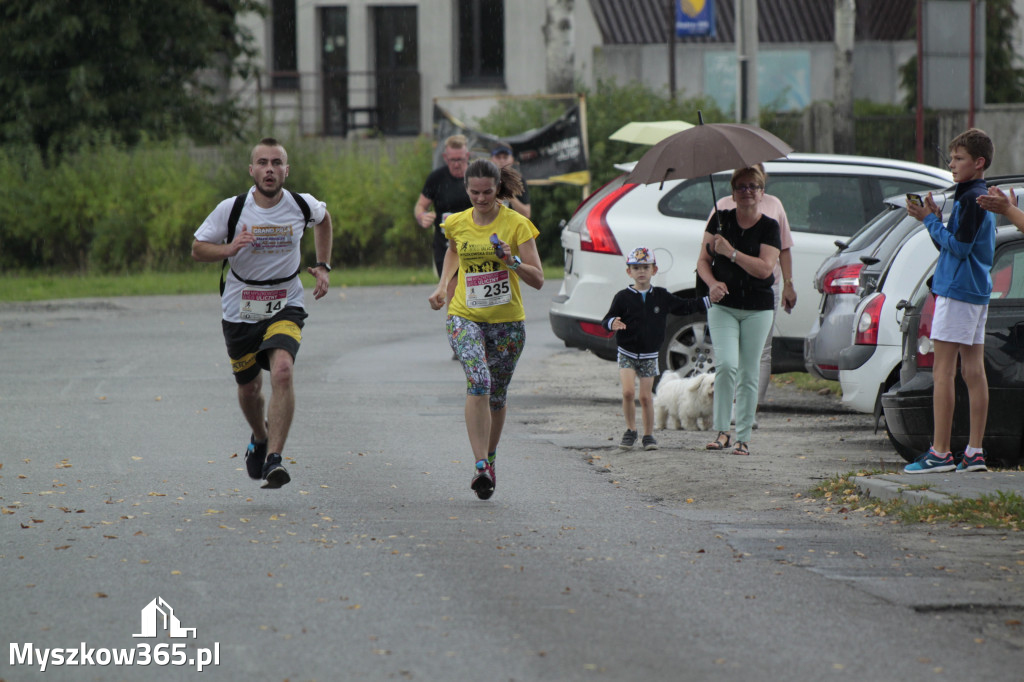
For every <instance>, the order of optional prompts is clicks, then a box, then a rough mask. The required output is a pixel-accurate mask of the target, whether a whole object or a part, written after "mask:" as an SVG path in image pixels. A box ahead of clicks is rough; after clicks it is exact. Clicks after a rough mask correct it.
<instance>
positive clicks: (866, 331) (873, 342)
mask: <svg viewBox="0 0 1024 682" xmlns="http://www.w3.org/2000/svg"><path fill="white" fill-rule="evenodd" d="M884 303H885V294H874V295H873V296H872V297H871V298H870V299H869V300H868V302H867V303H866V304H865V305H864V310H863V312H861V314H860V316H859V317H858V318H857V333H856V334H855V335H854V337H853V342H854V343H855V344H856V345H858V346H877V345H878V323H879V320H881V317H882V305H883V304H884Z"/></svg>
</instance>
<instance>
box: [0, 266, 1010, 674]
mask: <svg viewBox="0 0 1024 682" xmlns="http://www.w3.org/2000/svg"><path fill="white" fill-rule="evenodd" d="M211 281H212V280H211ZM555 291H557V283H553V282H549V283H548V284H547V286H546V287H545V290H544V291H542V292H539V293H534V292H530V294H529V296H528V299H527V308H528V311H529V319H528V323H527V324H528V332H527V334H528V336H527V350H526V353H525V354H524V358H523V359H522V361H521V366H522V368H523V369H522V370H521V371H522V372H523V373H524V375H526V374H527V373H528V372H529V371H531V370H530V369H529V368H531V367H532V368H534V369H533V370H532V371H534V372H536V371H537V369H536V368H539V367H543V368H545V369H544V371H545V372H553V371H556V370H557V367H558V363H548V364H545V363H546V362H547V361H549V360H550V359H551V358H552V357H558V356H559V354H562V353H566V352H567V351H565V349H563V348H562V347H561V344H560V342H558V341H557V340H556V339H555V338H554V337H553V336H552V334H551V331H550V328H549V327H548V324H547V305H546V301H547V300H548V299H549V298H550V296H551V295H553V294H554V293H555ZM428 293H429V287H422V286H418V287H382V288H369V289H347V290H341V289H337V288H336V289H334V290H332V291H331V293H330V294H329V295H328V297H327V298H326V299H324V300H323V301H319V302H316V303H313V302H312V301H311V297H307V299H308V301H307V302H308V307H309V310H310V318H309V320H308V321H307V326H306V329H305V339H304V341H303V345H302V350H301V352H300V354H299V358H298V363H297V365H296V385H297V401H298V409H297V414H296V419H295V423H294V426H293V430H292V434H291V436H290V438H289V441H288V447H287V449H286V452H285V455H286V458H287V459H288V462H287V463H288V467H289V469H290V471H291V474H292V483H291V484H290V485H288V486H286V487H285V488H283V489H281V490H277V491H267V490H261V489H259V488H258V486H257V484H256V483H254V482H252V481H250V480H249V479H248V478H247V477H246V475H245V472H244V464H243V461H242V458H241V454H242V453H243V451H244V446H245V443H246V442H247V441H248V435H249V434H248V429H247V428H246V427H245V426H244V423H243V421H242V419H241V415H240V413H239V411H238V408H237V404H236V401H235V391H234V385H233V381H232V379H231V376H230V368H229V366H228V363H227V358H226V356H225V353H224V350H223V343H222V338H221V334H220V325H219V305H218V300H217V297H216V296H215V295H209V296H194V297H156V298H130V299H109V300H102V301H97V300H90V301H65V302H54V303H49V304H32V305H22V304H0V348H2V349H3V351H4V355H5V362H4V365H3V368H2V369H0V433H2V443H0V464H2V468H0V510H2V511H3V514H2V515H0V538H2V545H0V576H2V577H0V586H2V597H0V632H2V634H3V638H4V639H5V641H6V642H7V645H8V648H7V654H6V655H5V657H4V662H3V664H0V678H2V679H3V680H8V681H10V680H31V679H40V678H43V677H45V679H58V680H60V679H74V680H145V679H160V680H163V679H215V680H286V679H287V680H292V681H297V680H430V681H433V680H437V681H461V680H467V681H468V680H479V679H496V680H519V681H524V682H528V681H532V680H681V679H687V680H780V679H788V680H820V679H825V678H836V679H856V680H896V679H899V680H935V679H979V678H981V677H986V678H988V679H999V680H1021V679H1024V673H1022V672H1021V671H1022V667H1021V660H1022V647H1024V639H1022V638H1021V636H1020V627H1019V624H1020V620H1019V619H1020V618H1021V614H1022V613H1024V597H1022V589H1021V588H1022V584H1021V583H1022V581H1021V580H1020V578H1019V575H1020V565H1019V564H1020V563H1021V560H1022V559H1024V556H1021V555H1020V554H1019V551H1020V549H1021V542H1020V539H1019V537H1013V538H1010V539H1009V541H1007V539H1006V538H1005V537H1003V538H1002V539H1000V536H999V535H998V534H996V535H981V536H978V538H980V539H978V538H974V539H971V540H970V542H974V543H975V544H974V545H973V546H975V547H977V548H978V551H979V553H980V554H984V552H985V551H992V552H993V556H992V558H991V562H990V563H993V564H994V565H992V566H991V570H992V572H993V574H998V573H999V571H1000V563H1001V562H1005V564H1006V566H1004V567H1003V568H1006V570H1007V571H1009V572H1010V573H1011V576H1016V577H1017V581H1016V582H1014V580H1013V577H1011V578H1010V579H1009V582H1008V583H1007V582H1004V583H1002V586H1001V587H999V588H998V589H995V588H992V587H991V584H989V583H987V582H986V581H984V580H981V579H977V578H978V576H972V575H962V576H957V575H953V576H950V575H949V574H948V573H947V572H946V571H945V570H944V567H942V566H936V565H935V564H934V561H935V560H934V559H932V558H930V557H928V556H925V555H923V554H921V553H918V552H917V551H916V550H911V549H908V547H912V546H913V547H917V544H915V543H926V542H927V539H925V538H924V535H926V534H921V533H918V534H917V535H915V536H914V538H909V539H908V536H907V535H906V534H905V533H902V534H901V533H900V532H898V531H893V532H888V531H886V530H885V529H883V530H882V531H879V530H877V529H876V528H869V529H864V528H860V527H859V526H857V527H855V526H852V525H851V524H849V523H846V524H844V523H841V522H837V521H831V520H829V519H828V518H827V517H821V516H817V515H810V514H807V513H796V512H793V511H792V510H790V509H788V508H784V509H780V510H770V509H769V510H763V511H756V512H751V511H749V510H735V511H733V510H729V509H720V508H716V509H709V508H701V507H695V508H690V507H688V506H687V505H686V504H681V503H678V502H673V501H670V500H664V499H658V498H655V497H652V496H650V495H647V494H644V493H642V492H638V491H637V490H636V489H635V488H632V487H630V486H625V485H609V480H608V477H607V476H602V475H596V473H597V472H595V468H594V467H593V466H592V465H591V464H588V463H587V462H586V461H585V458H584V457H581V455H580V451H579V450H578V449H577V448H573V447H570V444H571V443H574V442H586V441H593V440H594V439H595V438H596V437H597V435H596V434H594V433H590V432H584V431H581V432H579V433H573V432H571V431H570V432H568V433H567V432H565V431H564V429H562V431H561V433H560V435H559V436H558V437H553V436H549V435H546V434H545V433H544V429H541V428H539V427H535V426H534V425H533V424H532V423H531V420H530V419H529V418H528V417H527V416H528V414H529V411H528V410H527V409H526V406H527V405H529V404H530V401H531V400H534V401H537V402H544V401H545V400H546V399H548V398H549V397H550V396H545V391H544V382H543V381H530V382H527V381H524V382H522V384H521V385H520V386H518V387H517V386H516V385H515V384H514V385H513V390H512V392H511V399H510V411H509V420H508V424H507V427H506V435H505V438H504V440H503V443H502V447H501V448H500V449H499V462H500V467H499V474H500V476H499V481H498V490H497V493H496V495H495V497H494V498H493V499H492V500H491V501H489V502H481V501H479V500H477V499H476V498H475V496H474V495H473V494H472V492H471V491H470V490H469V479H470V474H471V460H472V457H471V456H470V454H469V451H468V446H467V443H466V435H465V429H464V426H463V417H462V411H463V402H464V393H463V385H464V384H463V382H464V380H463V378H462V374H461V370H460V369H459V367H458V364H457V363H455V362H452V360H451V354H450V351H449V350H448V348H447V345H446V342H445V340H444V337H443V317H442V314H441V313H437V312H433V311H431V310H429V307H428V305H427V303H426V297H427V294H428ZM595 362H596V360H595ZM551 368H556V369H551ZM548 378H549V379H550V380H551V381H559V377H558V376H557V375H551V376H550V377H548ZM517 405H519V406H521V407H522V409H521V411H520V412H519V413H518V414H517ZM610 419H611V417H610ZM609 428H611V429H614V430H615V431H616V432H618V431H619V430H620V427H619V425H618V424H617V423H615V424H614V426H610V427H609ZM235 453H237V455H238V456H235ZM751 494H756V493H754V492H753V491H752V492H751ZM954 540H955V538H951V539H950V541H951V542H952V541H954ZM942 542H946V540H945V539H942V540H940V543H942ZM1008 544H1009V545H1012V547H1010V546H1008ZM986 548H987V549H986ZM867 556H869V557H871V559H870V560H866V559H865V558H864V557H867ZM1015 562H1016V563H1015ZM961 578H962V579H963V582H958V581H959V579H961ZM958 585H959V586H960V591H958V587H957V586H958ZM1007 586H1008V588H1007ZM157 597H160V598H162V599H163V600H164V603H165V604H166V605H169V607H171V608H173V615H174V618H176V619H177V622H178V624H179V625H180V626H181V627H183V628H195V630H196V632H195V637H191V636H185V637H181V638H172V637H170V636H169V635H170V633H169V632H167V631H165V630H164V629H163V626H162V625H161V627H159V628H158V635H157V637H156V638H146V637H133V635H136V634H145V633H146V627H147V625H146V623H147V620H146V618H144V617H143V616H142V615H141V612H142V610H143V609H144V608H145V607H147V605H149V604H150V602H152V601H153V600H154V599H155V598H157ZM163 610H164V612H165V613H166V612H168V609H167V607H164V609H163ZM1014 620H1016V622H1017V626H1014V625H1013V623H1012V621H1014ZM151 621H152V619H150V622H151ZM168 622H172V621H170V620H169V621H168ZM29 643H31V646H29ZM158 644H165V645H167V646H168V647H173V646H174V645H176V644H177V645H180V644H185V646H184V647H181V648H180V649H173V648H167V649H165V650H164V651H165V652H168V651H169V652H173V655H171V656H170V658H172V660H181V661H184V662H185V663H186V665H181V666H177V665H171V664H169V663H168V664H167V665H158V664H157V662H155V661H154V662H151V663H150V664H149V665H148V666H139V665H133V666H128V665H120V666H118V665H114V664H113V663H108V664H107V665H101V664H100V662H101V661H100V662H97V663H96V664H95V665H88V666H81V665H78V666H72V665H56V664H54V661H53V658H52V654H51V658H50V664H49V665H48V666H47V668H46V672H45V673H44V674H41V673H40V667H41V666H40V662H39V660H38V658H37V654H36V653H35V649H38V650H39V654H42V652H43V650H44V649H50V650H53V649H76V650H80V651H82V650H84V651H86V652H87V653H88V652H89V651H92V653H91V655H90V656H88V657H87V658H91V659H92V660H93V661H97V659H102V658H104V656H106V655H109V656H113V655H114V654H112V653H109V652H108V653H107V654H103V653H101V650H115V649H128V648H136V655H137V656H138V655H141V654H140V653H139V651H141V649H142V648H143V645H148V646H149V647H150V649H149V651H150V653H151V654H153V653H155V652H156V647H157V645H158ZM30 649H31V650H32V651H31V657H32V658H31V660H32V664H31V665H30V664H29V663H28V662H27V660H28V656H29V654H30ZM205 649H209V650H210V652H211V653H212V652H214V651H216V653H217V657H218V658H217V664H216V665H212V664H211V665H209V666H207V667H206V669H205V670H204V671H203V672H202V673H198V672H196V671H195V667H196V665H195V664H194V663H193V664H191V665H189V664H188V663H189V661H193V660H195V659H198V658H200V657H204V656H206V652H205V651H203V650H205ZM66 653H67V652H61V654H62V655H64V654H66ZM76 657H77V658H79V659H80V658H81V657H82V654H81V653H79V654H77V655H76ZM154 658H155V656H154Z"/></svg>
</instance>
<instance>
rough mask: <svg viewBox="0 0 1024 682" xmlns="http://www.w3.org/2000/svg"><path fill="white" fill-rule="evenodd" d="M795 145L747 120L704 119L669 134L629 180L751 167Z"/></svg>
mask: <svg viewBox="0 0 1024 682" xmlns="http://www.w3.org/2000/svg"><path fill="white" fill-rule="evenodd" d="M791 151H793V148H792V147H790V146H789V145H788V144H786V143H785V142H783V141H782V140H780V139H779V138H777V137H775V136H774V135H772V134H771V133H769V132H768V131H767V130H762V129H761V128H758V127H756V126H751V125H745V124H743V123H704V124H702V125H697V126H694V127H692V128H688V129H686V130H684V131H682V132H678V133H676V134H674V135H670V136H669V137H666V138H665V139H664V140H662V141H661V142H659V143H658V144H656V145H654V146H653V147H651V148H650V149H649V150H648V151H647V153H646V154H644V155H643V156H642V157H640V160H639V161H638V162H637V164H636V166H635V167H634V168H633V171H632V172H631V173H630V174H629V176H628V177H627V178H626V182H636V183H640V184H644V185H649V184H652V183H655V182H664V181H666V180H681V179H688V178H696V177H700V176H702V175H711V174H712V173H717V172H718V171H723V170H732V169H734V168H749V167H750V166H753V165H754V164H755V163H760V162H762V161H769V160H771V159H778V158H780V157H783V156H786V155H787V154H789V153H790V152H791Z"/></svg>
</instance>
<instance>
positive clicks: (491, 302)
mask: <svg viewBox="0 0 1024 682" xmlns="http://www.w3.org/2000/svg"><path fill="white" fill-rule="evenodd" d="M511 300H512V287H511V286H510V285H509V278H508V270H498V271H497V272H472V273H467V274H466V307H467V308H490V307H491V306H495V305H503V304H505V303H509V302H510V301H511Z"/></svg>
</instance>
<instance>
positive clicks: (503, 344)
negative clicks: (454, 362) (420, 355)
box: [446, 315, 526, 412]
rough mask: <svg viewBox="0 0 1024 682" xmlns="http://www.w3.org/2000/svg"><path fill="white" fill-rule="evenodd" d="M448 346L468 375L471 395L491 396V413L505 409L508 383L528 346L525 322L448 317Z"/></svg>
mask: <svg viewBox="0 0 1024 682" xmlns="http://www.w3.org/2000/svg"><path fill="white" fill-rule="evenodd" d="M446 328H447V330H448V343H449V345H451V347H452V350H453V351H455V355H456V356H458V358H459V362H460V363H462V369H463V371H465V372H466V393H467V394H468V395H489V396H491V400H490V406H491V411H492V412H494V411H497V410H500V409H502V408H503V407H505V401H506V398H507V396H508V383H509V382H510V381H511V380H512V373H513V372H514V371H515V369H516V363H517V362H519V356H520V355H522V353H523V346H524V345H525V344H526V323H525V322H493V323H492V322H473V321H472V320H467V319H466V318H464V317H459V316H458V315H449V316H448V322H447V324H446Z"/></svg>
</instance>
